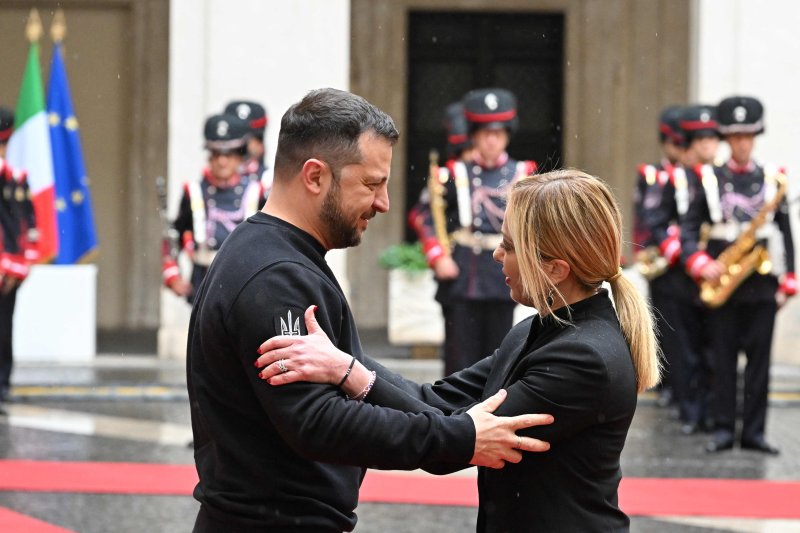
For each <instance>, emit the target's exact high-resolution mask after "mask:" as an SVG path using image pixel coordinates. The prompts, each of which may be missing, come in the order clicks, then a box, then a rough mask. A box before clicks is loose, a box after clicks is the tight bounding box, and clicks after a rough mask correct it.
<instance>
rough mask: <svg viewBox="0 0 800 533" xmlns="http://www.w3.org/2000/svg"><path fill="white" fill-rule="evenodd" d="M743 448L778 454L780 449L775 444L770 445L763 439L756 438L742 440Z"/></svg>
mask: <svg viewBox="0 0 800 533" xmlns="http://www.w3.org/2000/svg"><path fill="white" fill-rule="evenodd" d="M742 449H743V450H753V451H754V452H761V453H766V454H769V455H778V454H780V453H781V451H780V450H779V449H778V448H776V447H775V446H773V445H771V444H770V443H768V442H767V441H765V440H764V439H756V440H753V441H746V440H743V441H742Z"/></svg>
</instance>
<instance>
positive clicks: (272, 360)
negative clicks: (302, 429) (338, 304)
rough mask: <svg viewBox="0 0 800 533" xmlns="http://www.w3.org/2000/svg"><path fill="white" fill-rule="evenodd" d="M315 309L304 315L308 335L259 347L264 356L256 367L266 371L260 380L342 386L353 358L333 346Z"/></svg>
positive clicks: (283, 338) (280, 338)
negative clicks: (321, 325)
mask: <svg viewBox="0 0 800 533" xmlns="http://www.w3.org/2000/svg"><path fill="white" fill-rule="evenodd" d="M316 310H317V306H316V305H312V306H310V307H309V308H308V309H306V312H305V321H306V328H307V329H308V335H304V336H289V335H280V336H277V337H272V338H271V339H269V340H268V341H266V342H264V343H263V344H262V345H261V346H260V347H259V348H258V353H260V354H262V355H261V357H259V358H258V359H256V362H255V366H256V367H257V368H264V370H262V371H261V374H260V376H261V379H264V380H266V381H267V383H269V384H270V385H285V384H287V383H294V382H295V381H310V382H312V383H330V384H331V385H337V384H339V382H340V381H341V380H342V377H343V376H344V375H345V372H347V368H348V366H349V365H350V362H351V360H352V359H353V356H351V355H349V354H346V353H344V352H343V351H341V350H339V349H338V348H336V346H334V345H333V343H332V342H331V341H330V339H329V338H328V336H327V335H325V331H323V329H322V328H321V327H320V326H319V324H318V323H317V319H316V318H315V317H314V311H316ZM278 361H282V363H279V362H278ZM265 367H266V368H265ZM282 367H283V368H285V369H286V370H285V371H283V370H282ZM348 381H349V378H348Z"/></svg>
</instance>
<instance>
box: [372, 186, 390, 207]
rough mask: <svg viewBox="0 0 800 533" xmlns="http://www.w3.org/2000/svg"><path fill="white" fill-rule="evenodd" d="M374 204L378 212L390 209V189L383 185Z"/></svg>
mask: <svg viewBox="0 0 800 533" xmlns="http://www.w3.org/2000/svg"><path fill="white" fill-rule="evenodd" d="M372 205H373V207H374V208H375V211H377V212H378V213H387V212H388V211H389V189H388V188H386V187H381V188H380V189H379V190H378V192H377V194H376V195H375V201H374V202H373V203H372Z"/></svg>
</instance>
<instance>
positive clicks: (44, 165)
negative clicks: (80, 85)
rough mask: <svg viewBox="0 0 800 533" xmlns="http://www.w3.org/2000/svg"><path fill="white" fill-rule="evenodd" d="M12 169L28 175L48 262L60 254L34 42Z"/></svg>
mask: <svg viewBox="0 0 800 533" xmlns="http://www.w3.org/2000/svg"><path fill="white" fill-rule="evenodd" d="M6 156H7V159H8V162H9V163H10V164H11V166H12V167H14V168H16V169H19V170H24V171H26V172H27V173H28V185H29V186H30V188H31V193H32V195H33V205H34V209H35V213H36V227H37V228H38V230H39V254H40V256H41V261H44V262H48V261H50V260H51V259H53V258H54V257H55V256H56V254H57V252H58V233H57V230H56V211H55V203H54V196H55V186H54V181H53V152H52V150H51V149H50V129H49V127H48V125H47V113H46V112H45V106H44V87H43V85H42V73H41V71H40V70H39V43H38V42H33V43H31V47H30V50H29V52H28V62H27V64H26V65H25V73H24V74H23V76H22V88H21V89H20V92H19V101H18V102H17V110H16V113H15V117H14V133H13V134H12V135H11V139H9V141H8V148H7V153H6Z"/></svg>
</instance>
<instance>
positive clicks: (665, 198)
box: [649, 104, 719, 435]
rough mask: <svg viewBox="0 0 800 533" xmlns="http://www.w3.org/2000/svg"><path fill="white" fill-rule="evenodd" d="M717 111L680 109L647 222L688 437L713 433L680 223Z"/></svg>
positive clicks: (696, 304)
mask: <svg viewBox="0 0 800 533" xmlns="http://www.w3.org/2000/svg"><path fill="white" fill-rule="evenodd" d="M716 113H717V112H716V108H715V107H714V106H711V105H704V104H696V105H690V106H685V107H682V108H680V113H679V115H678V117H677V118H678V122H677V124H673V126H672V128H673V129H674V132H675V135H676V138H678V139H680V143H681V146H682V149H681V150H680V151H679V160H678V164H675V165H672V167H671V168H670V170H669V173H668V179H667V181H666V183H665V184H664V188H663V193H662V196H661V203H660V206H659V208H658V210H657V211H655V212H654V213H653V214H651V215H650V219H649V220H650V223H651V229H652V232H653V237H654V239H655V241H656V242H658V243H659V245H658V246H659V251H660V252H661V254H662V256H663V257H664V258H665V260H666V263H667V264H668V265H669V269H668V272H669V274H668V276H666V277H664V279H663V281H660V282H658V283H657V284H656V287H655V288H654V289H653V290H654V292H655V293H656V294H657V295H658V296H656V300H657V302H658V305H656V308H657V309H658V310H659V311H660V313H661V314H662V316H660V317H658V320H659V335H660V337H661V338H662V339H664V344H663V345H662V348H663V349H664V354H665V356H666V359H667V364H668V365H669V376H670V377H669V382H670V384H671V385H672V386H673V391H674V393H675V397H676V402H677V406H678V417H679V419H680V420H681V423H682V425H681V432H682V433H684V434H686V435H691V434H694V433H696V432H697V431H700V430H710V429H711V425H712V422H711V420H710V413H709V408H708V403H709V396H710V392H709V387H710V379H711V367H710V353H709V350H710V349H711V348H710V346H709V341H708V335H707V331H706V330H707V325H706V314H707V309H706V306H705V305H703V303H702V302H701V301H700V297H699V292H698V288H697V284H696V283H695V282H694V280H693V279H692V278H691V277H689V275H688V274H687V273H686V270H685V268H684V265H683V262H682V261H680V256H681V239H680V230H679V225H678V221H679V219H680V217H682V216H684V215H685V214H686V211H687V209H688V206H689V200H690V197H693V196H695V195H696V190H697V188H698V187H699V184H700V174H701V172H702V169H703V168H704V167H703V165H710V164H711V163H712V162H713V161H714V157H715V156H716V153H717V148H718V147H719V133H718V131H717V118H716ZM707 168H711V167H710V166H709V167H707ZM659 305H661V306H663V307H664V308H665V309H663V310H662V309H661V307H659ZM664 313H666V314H664Z"/></svg>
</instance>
